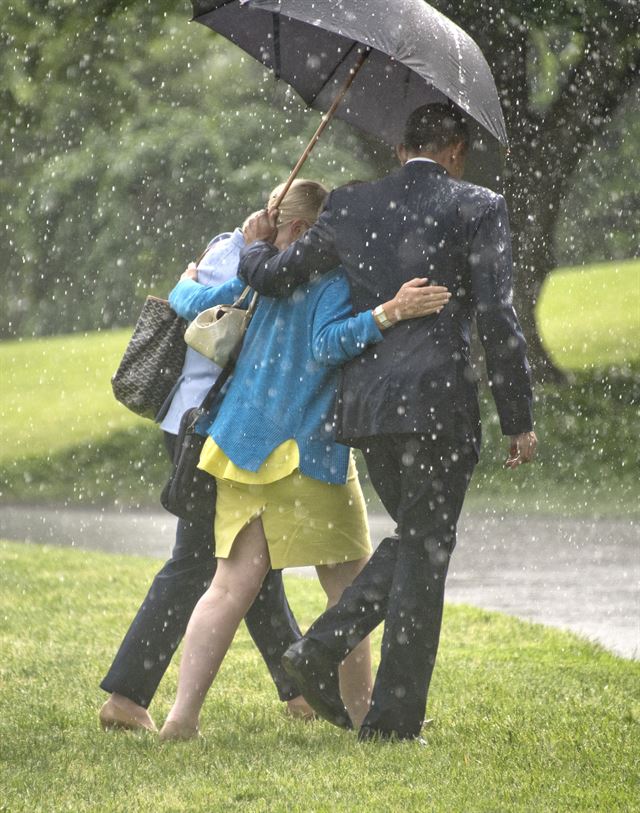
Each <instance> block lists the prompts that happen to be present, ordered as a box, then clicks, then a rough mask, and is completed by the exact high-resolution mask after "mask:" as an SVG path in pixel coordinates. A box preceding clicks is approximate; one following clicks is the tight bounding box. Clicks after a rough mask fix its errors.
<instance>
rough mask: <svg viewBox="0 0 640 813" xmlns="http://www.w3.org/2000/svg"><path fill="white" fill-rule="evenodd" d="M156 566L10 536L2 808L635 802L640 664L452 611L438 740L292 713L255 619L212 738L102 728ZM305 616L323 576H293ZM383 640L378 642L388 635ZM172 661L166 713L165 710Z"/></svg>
mask: <svg viewBox="0 0 640 813" xmlns="http://www.w3.org/2000/svg"><path fill="white" fill-rule="evenodd" d="M156 568H157V562H155V561H152V560H148V559H138V558H134V557H118V556H110V555H106V554H98V553H85V552H82V551H77V550H76V551H72V550H66V549H59V548H52V547H46V546H43V547H41V546H25V545H19V544H13V543H8V542H4V543H0V583H1V585H2V590H1V591H0V614H1V617H2V626H1V627H0V641H1V646H2V650H1V651H2V659H1V660H0V681H1V682H2V692H1V693H0V772H1V774H0V783H1V787H2V794H1V795H0V811H11V813H22V812H23V811H24V813H26V812H27V811H28V812H29V813H32V811H56V813H57V811H72V813H83V812H84V811H96V813H112V811H113V812H115V811H118V812H120V811H123V812H124V811H126V812H127V813H129V812H130V811H135V813H146V812H147V811H149V813H151V812H153V813H163V812H164V811H167V813H168V812H169V811H171V812H172V813H173V811H189V813H199V811H202V812H203V813H216V812H217V811H224V812H225V813H226V811H234V810H238V811H243V813H245V811H246V812H247V813H252V812H253V811H269V813H271V812H272V811H275V812H278V811H304V813H307V811H309V812H310V813H314V812H315V811H327V812H329V811H330V812H331V813H334V811H335V812H336V813H340V812H341V811H344V812H345V813H346V812H347V811H348V812H349V813H351V811H380V812H381V813H384V812H385V811H389V813H396V811H399V810H403V811H407V812H409V811H438V813H503V812H504V813H519V812H520V811H521V812H522V813H545V812H546V811H549V813H563V812H564V811H567V813H604V812H605V811H606V813H617V811H620V813H623V811H624V813H628V811H632V810H637V809H638V805H637V801H638V791H639V787H638V764H637V745H638V742H639V737H638V734H639V732H638V726H639V722H640V696H639V692H638V686H639V685H640V664H639V663H637V662H631V661H624V660H622V659H620V658H617V657H615V656H614V655H612V654H610V653H608V652H606V651H605V650H604V649H602V648H601V647H599V646H595V645H592V644H589V643H587V642H586V641H583V640H581V639H579V638H577V637H575V636H573V635H570V634H567V633H563V632H559V631H556V630H551V629H548V628H545V627H542V626H540V625H534V624H528V623H524V622H521V621H518V620H516V619H513V618H510V617H508V616H504V615H501V614H498V613H488V612H484V611H480V610H474V609H471V608H468V607H457V606H456V607H447V608H446V611H445V619H444V628H443V635H442V643H441V648H440V655H439V660H438V667H437V669H436V671H435V675H434V679H433V682H432V689H431V695H430V701H429V707H428V716H429V717H431V718H433V719H434V723H433V724H432V725H431V726H429V727H428V728H427V729H425V738H426V742H427V744H426V747H420V746H418V745H416V744H414V743H402V744H396V745H388V744H387V745H372V744H367V745H358V744H357V742H356V741H355V738H354V736H353V734H350V733H347V732H342V731H339V730H338V729H335V728H332V727H331V726H329V725H328V724H326V723H314V724H307V725H305V724H304V723H299V722H294V721H290V720H288V719H286V718H285V717H284V716H283V713H282V710H281V708H280V704H279V702H278V700H277V697H276V694H275V691H274V689H273V687H272V685H271V683H270V681H269V679H268V677H267V673H266V669H265V668H264V666H263V664H262V662H261V661H260V660H259V657H258V655H257V653H256V651H255V650H254V648H253V646H252V645H251V643H250V640H249V638H248V636H247V633H246V632H245V631H244V629H243V630H242V632H241V634H240V635H239V637H238V639H237V641H236V642H235V643H234V645H233V647H232V650H231V652H230V654H229V656H228V658H227V660H226V661H225V663H224V664H223V668H222V672H221V674H220V676H219V679H218V681H217V682H216V684H215V685H214V687H213V689H212V691H211V693H210V696H209V698H208V700H207V703H206V705H205V710H204V715H203V721H202V726H203V732H204V735H205V736H204V739H203V740H202V741H200V742H196V743H187V744H182V745H165V746H162V745H160V744H159V743H158V742H157V740H156V739H155V738H154V737H152V736H150V735H134V734H114V733H111V734H104V733H102V732H101V731H99V729H98V726H97V720H96V712H97V709H98V708H99V705H100V703H101V702H102V700H103V697H104V696H103V695H102V693H101V692H100V690H99V689H98V683H99V681H100V679H101V677H102V675H103V673H104V671H105V670H106V668H107V667H108V665H109V661H110V658H111V657H112V655H113V653H114V651H115V648H116V647H117V645H118V643H119V641H120V638H121V635H122V634H123V632H124V630H125V628H126V626H127V624H128V622H129V619H130V618H131V615H132V613H133V612H134V611H135V609H136V607H137V605H138V602H139V600H140V597H141V596H142V594H143V591H144V590H145V589H146V587H147V584H148V582H149V579H150V578H151V576H152V575H153V573H154V572H155V570H156ZM287 592H288V594H289V596H290V599H291V602H292V604H293V606H294V609H295V612H296V614H297V616H298V618H299V620H300V622H301V623H302V625H303V626H305V625H306V624H308V623H309V621H310V620H311V619H312V618H313V617H314V616H315V615H316V614H317V613H318V612H319V611H320V609H321V607H322V599H321V594H320V589H319V587H318V585H317V584H316V583H315V582H308V581H306V580H305V581H303V580H301V579H298V578H295V577H291V578H288V579H287ZM375 643H376V647H377V645H378V644H379V637H376V642H375ZM175 682H176V663H174V664H172V666H171V667H170V670H169V672H168V674H167V677H166V679H165V681H164V682H163V684H162V685H161V687H160V691H159V693H158V696H157V698H156V700H155V701H154V703H153V705H152V707H151V710H152V713H153V714H154V715H155V717H156V720H157V721H159V722H161V721H162V719H163V717H164V715H165V714H166V712H167V710H168V708H169V705H170V702H171V699H172V697H173V693H174V691H175Z"/></svg>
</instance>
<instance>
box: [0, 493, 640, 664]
mask: <svg viewBox="0 0 640 813" xmlns="http://www.w3.org/2000/svg"><path fill="white" fill-rule="evenodd" d="M370 522H371V533H372V539H373V540H374V543H375V542H377V541H379V540H380V539H382V538H383V537H384V536H385V535H387V534H389V533H391V532H392V531H393V523H392V522H391V520H389V519H388V518H387V517H385V516H379V515H373V516H371V518H370ZM639 527H640V526H639V525H638V523H634V522H630V521H616V520H593V521H591V520H577V519H559V518H557V517H535V518H532V517H528V518H527V517H524V518H523V517H518V516H514V515H507V516H505V517H494V516H482V515H478V514H466V515H463V517H462V519H461V521H460V524H459V528H458V546H457V548H456V551H455V553H454V556H453V559H452V562H451V567H450V570H449V577H448V580H447V601H448V602H450V603H464V604H471V605H474V606H476V607H482V608H485V609H488V610H499V611H501V612H505V613H509V614H510V615H515V616H518V617H519V618H524V619H527V620H530V621H536V622H540V623H542V624H548V625H551V626H555V627H560V628H562V629H568V630H572V631H573V632H577V633H579V634H581V635H583V636H586V637H588V638H589V639H591V640H595V641H599V642H600V643H602V644H603V645H604V646H606V647H607V648H609V649H611V650H613V651H614V652H616V653H618V654H620V655H623V656H624V657H627V658H640V588H639V585H640V546H639V542H640V534H639V532H638V531H639ZM174 528H175V520H174V518H173V517H172V516H171V515H170V514H167V513H165V512H162V513H151V512H142V511H124V512H118V511H116V510H109V511H104V512H99V511H96V510H95V509H87V510H83V509H65V508H61V509H55V508H38V507H34V508H28V507H24V506H19V507H7V506H3V507H0V537H1V538H4V539H14V540H19V541H29V542H38V543H48V544H52V545H68V546H73V547H77V548H80V549H87V550H101V551H106V552H108V553H124V554H140V555H145V556H155V557H158V558H165V557H166V556H167V555H168V554H169V551H170V550H171V546H172V543H173V533H174ZM294 570H295V571H296V572H298V573H299V574H301V575H304V576H307V575H312V574H313V573H314V570H313V568H295V569H294ZM145 586H146V585H141V586H140V591H141V593H140V596H141V598H142V593H143V591H144V589H145Z"/></svg>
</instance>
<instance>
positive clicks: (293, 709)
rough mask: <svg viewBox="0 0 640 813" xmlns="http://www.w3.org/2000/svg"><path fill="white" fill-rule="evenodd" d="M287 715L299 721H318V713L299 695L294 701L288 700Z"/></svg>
mask: <svg viewBox="0 0 640 813" xmlns="http://www.w3.org/2000/svg"><path fill="white" fill-rule="evenodd" d="M287 713H288V714H290V715H291V717H295V718H296V719H297V720H305V721H307V722H311V721H312V720H315V719H316V713H315V711H314V710H313V709H312V708H311V706H310V705H309V704H308V703H307V701H306V700H305V699H304V697H303V696H302V695H301V694H299V695H298V696H297V697H294V698H293V700H287Z"/></svg>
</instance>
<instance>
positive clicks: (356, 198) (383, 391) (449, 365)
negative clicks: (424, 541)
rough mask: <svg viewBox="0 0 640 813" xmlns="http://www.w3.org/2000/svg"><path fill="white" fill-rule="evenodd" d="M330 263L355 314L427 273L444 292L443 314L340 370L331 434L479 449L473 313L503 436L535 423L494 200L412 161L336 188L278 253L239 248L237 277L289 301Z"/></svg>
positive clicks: (505, 242)
mask: <svg viewBox="0 0 640 813" xmlns="http://www.w3.org/2000/svg"><path fill="white" fill-rule="evenodd" d="M338 264H342V265H343V266H344V268H345V269H346V272H347V276H348V279H349V285H350V289H351V297H352V302H353V306H354V310H355V311H356V312H358V311H361V310H365V309H369V308H374V307H375V306H376V305H378V304H381V303H383V302H386V301H387V300H389V299H392V298H393V296H394V295H395V294H396V292H397V290H398V288H399V287H400V285H402V283H404V282H406V281H408V280H410V279H412V278H414V277H428V278H429V280H430V282H433V283H434V284H440V285H446V286H447V287H448V288H449V290H450V291H451V293H452V294H453V296H452V298H451V301H450V302H449V304H448V305H447V306H446V307H445V308H444V309H443V310H442V311H441V313H440V314H434V315H431V316H427V317H424V318H421V319H412V320H408V321H404V322H401V323H399V324H398V325H396V326H395V327H393V328H392V329H390V330H389V331H387V332H386V333H385V339H384V341H383V342H381V343H380V344H377V345H376V346H374V347H370V348H368V349H367V350H365V352H364V353H363V354H362V355H361V356H359V357H358V358H356V359H353V360H352V361H350V362H349V363H347V364H346V365H345V367H344V369H343V377H342V385H341V389H340V395H339V399H338V405H337V422H338V424H337V428H338V437H339V438H341V439H342V440H343V441H344V442H348V443H351V444H352V445H362V439H363V438H366V437H368V436H372V435H380V434H395V433H415V432H417V433H421V434H423V433H424V434H429V435H430V436H432V437H436V436H437V437H443V438H447V437H450V438H456V439H458V440H459V439H461V438H462V437H466V438H468V439H470V440H471V441H472V442H473V443H474V446H475V447H476V450H479V441H480V418H479V407H478V399H477V385H476V380H475V375H474V373H473V371H472V369H471V366H470V361H469V345H470V338H471V327H472V320H473V318H474V316H475V319H476V321H477V326H478V333H479V335H480V339H481V341H482V344H483V346H484V350H485V356H486V363H487V372H488V377H489V382H490V385H491V390H492V394H493V397H494V400H495V403H496V407H497V410H498V415H499V417H500V424H501V427H502V431H503V433H504V434H506V435H514V434H519V433H520V432H527V431H529V430H531V429H532V425H533V423H532V414H531V401H532V394H531V381H530V370H529V364H528V362H527V358H526V344H525V340H524V337H523V335H522V331H521V329H520V325H519V324H518V319H517V317H516V314H515V311H514V309H513V304H512V261H511V239H510V234H509V222H508V216H507V209H506V205H505V201H504V198H502V196H500V195H496V194H495V193H493V192H491V191H490V190H488V189H484V188H483V187H479V186H475V185H473V184H469V183H465V182H463V181H458V180H455V179H454V178H452V177H451V176H450V175H449V174H448V173H447V172H446V170H445V169H444V168H443V167H441V166H440V165H439V164H436V163H433V162H425V161H415V162H410V163H407V164H406V165H405V166H404V167H402V168H401V169H399V170H397V171H395V172H393V173H391V174H390V175H387V176H386V177H384V178H382V179H381V180H378V181H374V182H372V183H361V184H355V185H352V186H345V187H340V188H339V189H336V190H334V191H333V192H332V193H331V194H330V195H329V197H328V199H327V203H326V206H325V209H324V210H323V212H322V214H321V215H320V217H319V219H318V221H317V222H316V223H315V224H314V225H313V226H312V227H311V229H309V231H307V232H306V233H305V235H304V236H303V237H302V238H301V239H299V240H297V241H296V242H295V243H293V244H292V245H291V246H289V247H288V248H287V249H286V250H285V251H283V252H280V253H278V250H277V249H276V248H275V246H273V245H271V244H270V243H265V242H257V243H253V244H252V245H250V246H247V247H245V248H244V249H243V250H242V252H241V258H240V269H239V273H240V276H241V277H242V278H243V279H244V280H245V281H246V282H247V283H248V284H249V285H251V286H252V287H253V288H255V289H256V290H257V291H260V293H263V294H267V295H270V296H287V295H288V294H290V293H291V291H292V290H293V289H294V288H296V287H297V286H298V285H300V284H301V283H302V282H304V281H306V280H307V279H309V278H310V277H311V276H312V275H314V274H322V273H326V272H327V271H328V270H330V269H332V268H335V266H336V265H338Z"/></svg>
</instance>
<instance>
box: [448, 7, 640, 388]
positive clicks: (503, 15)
mask: <svg viewBox="0 0 640 813" xmlns="http://www.w3.org/2000/svg"><path fill="white" fill-rule="evenodd" d="M434 4H435V5H436V6H437V7H438V8H439V9H440V10H441V11H442V12H443V13H444V14H446V15H447V16H449V17H450V18H451V19H452V20H454V21H455V22H457V23H458V24H459V25H460V26H461V27H462V28H464V29H465V30H466V31H468V32H469V33H470V34H471V36H473V37H474V39H475V40H476V41H477V42H478V44H479V45H480V47H481V48H482V50H483V52H484V54H485V56H486V57H487V59H488V61H489V64H490V66H491V68H492V71H493V74H494V77H495V79H496V83H497V86H498V90H499V93H500V96H501V101H502V106H503V109H504V112H505V118H506V121H507V130H508V132H509V135H510V140H511V148H510V152H509V155H508V160H507V173H506V179H505V180H506V196H507V199H508V202H509V207H510V212H511V220H512V230H513V234H514V257H515V261H516V267H517V269H518V272H519V276H518V279H517V286H516V298H517V306H518V313H519V315H520V318H521V321H522V323H523V328H524V330H525V332H526V334H527V339H528V342H529V349H530V357H531V360H532V363H533V365H534V369H535V372H536V375H537V377H538V379H544V378H554V379H558V378H561V376H560V374H559V371H558V370H557V369H556V368H555V367H554V365H553V363H552V362H551V360H550V358H549V356H548V355H547V353H546V351H545V349H544V347H543V345H542V343H541V341H540V337H539V334H538V332H537V330H536V324H535V305H536V302H537V299H538V294H539V292H540V288H541V286H542V283H543V282H544V279H545V277H546V276H547V275H548V274H549V272H550V271H552V270H553V269H554V268H555V267H556V258H555V251H554V236H555V230H556V226H557V223H558V218H559V215H560V213H561V209H562V201H563V199H564V198H565V197H566V195H567V193H568V191H569V190H570V185H571V180H572V177H573V174H574V172H575V170H576V168H577V166H578V163H579V161H580V159H581V158H582V157H583V155H584V154H585V152H586V151H587V150H588V149H589V147H590V146H591V145H593V144H594V143H596V141H597V140H598V138H599V137H600V136H601V135H602V132H603V131H604V130H606V128H607V126H608V125H609V124H610V122H611V120H612V117H613V116H614V114H615V112H616V110H617V108H618V107H619V105H620V104H621V103H622V101H623V99H624V98H625V96H626V95H627V94H628V93H629V92H630V91H631V92H632V93H634V94H635V96H636V99H638V101H640V97H639V96H638V92H639V85H638V76H639V72H640V44H639V42H640V40H639V38H638V33H639V32H640V3H639V2H638V0H626V1H625V0H620V2H618V1H617V0H553V2H546V0H540V2H537V3H523V2H521V0H503V2H502V3H500V5H496V6H494V5H493V4H492V3H487V2H482V3H477V2H470V0H466V1H464V2H455V3H454V2H449V0H434ZM635 106H636V108H637V102H636V105H635Z"/></svg>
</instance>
